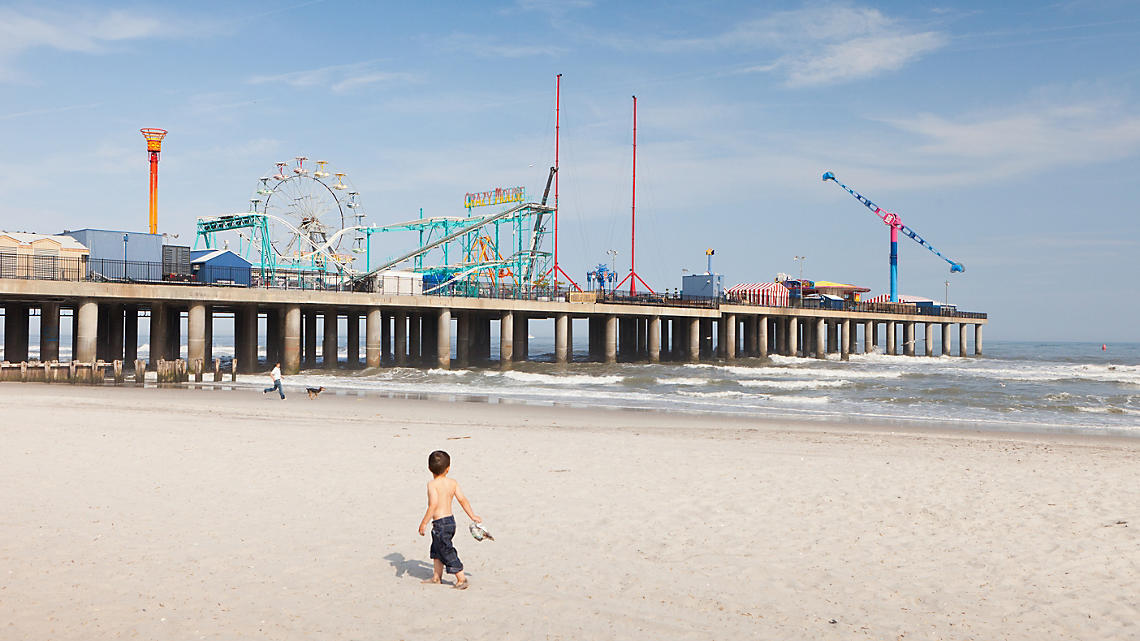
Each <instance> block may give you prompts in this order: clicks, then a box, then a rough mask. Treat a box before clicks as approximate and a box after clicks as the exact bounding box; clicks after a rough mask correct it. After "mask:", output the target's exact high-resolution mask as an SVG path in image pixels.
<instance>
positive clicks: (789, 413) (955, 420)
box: [31, 328, 1140, 436]
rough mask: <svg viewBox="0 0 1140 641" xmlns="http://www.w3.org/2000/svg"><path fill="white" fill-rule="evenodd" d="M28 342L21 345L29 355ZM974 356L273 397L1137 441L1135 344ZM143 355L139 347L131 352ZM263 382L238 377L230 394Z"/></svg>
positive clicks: (384, 383)
mask: <svg viewBox="0 0 1140 641" xmlns="http://www.w3.org/2000/svg"><path fill="white" fill-rule="evenodd" d="M217 329H218V328H215V332H216V333H215V343H216V345H215V347H214V355H215V356H217V357H220V358H222V359H223V360H227V359H228V358H229V357H230V356H232V354H233V348H232V347H230V345H232V344H233V343H232V338H230V337H229V336H227V335H226V333H219V332H217ZM340 336H341V337H342V341H343V336H344V332H343V331H342V332H340ZM583 342H584V341H583ZM37 343H38V340H37V337H35V336H33V337H32V341H31V344H32V352H33V354H32V357H35V352H36V347H35V346H36V344H37ZM69 346H70V341H69V340H66V339H64V340H61V358H64V359H67V358H69V356H68V352H69V351H70V350H69ZM578 347H579V348H580V349H578V350H577V351H576V352H575V357H576V358H579V359H585V358H586V353H585V351H584V347H585V346H584V345H582V344H579V345H578ZM971 348H972V345H971ZM985 349H986V352H985V355H984V356H983V357H982V358H974V357H968V358H960V357H957V356H954V357H950V356H938V357H930V358H928V357H923V356H917V357H914V356H887V355H885V354H882V353H873V354H865V355H863V354H860V355H852V356H851V358H850V360H849V361H841V360H839V358H838V356H837V355H832V356H831V357H830V358H828V359H827V360H817V359H805V358H792V357H785V356H772V357H771V358H770V359H768V360H763V359H753V358H742V359H736V360H734V361H731V362H725V361H714V362H702V363H661V364H648V363H617V364H611V365H607V364H603V363H588V362H575V363H572V364H569V365H558V364H556V363H554V362H553V360H554V354H553V351H554V345H553V340H552V339H551V338H550V337H548V336H547V337H543V336H538V337H532V339H531V341H530V355H531V358H532V359H533V360H531V361H528V362H523V363H515V364H514V366H513V367H512V368H511V369H510V370H507V371H500V370H499V369H497V368H494V367H491V368H470V369H453V370H440V369H426V368H411V367H399V368H397V367H384V368H380V369H373V370H367V369H366V370H339V371H338V372H336V373H330V372H326V371H325V370H323V369H315V370H306V371H303V372H301V373H300V374H297V375H294V376H289V377H286V390H288V389H290V388H293V389H297V388H299V387H302V386H313V387H315V386H322V385H323V386H324V387H326V388H327V389H328V390H329V392H330V393H334V394H379V395H387V396H394V397H401V398H411V397H417V398H418V397H424V398H435V399H443V400H454V401H474V402H489V403H533V404H542V405H564V406H575V407H596V408H615V409H620V408H628V409H644V410H659V411H674V412H689V413H707V414H734V415H748V416H757V417H771V418H794V419H802V420H818V421H828V420H840V419H841V420H845V421H865V422H878V423H881V422H919V423H938V424H940V426H943V427H947V426H949V427H955V426H958V427H961V428H962V429H983V430H1008V431H1032V432H1067V433H1098V434H1109V435H1117V436H1140V343H1117V344H1110V345H1108V346H1107V349H1106V350H1102V349H1101V344H1100V343H1077V342H1017V341H998V340H987V341H986V346H985ZM183 350H185V347H183ZM147 351H148V350H147V345H145V344H143V345H141V346H140V348H139V357H140V358H146V356H147ZM497 351H498V350H497V347H495V346H493V349H492V353H493V354H497ZM183 356H185V354H183ZM344 356H345V347H344V345H343V344H342V345H341V357H342V358H344ZM262 357H264V351H263V352H262ZM263 383H264V379H263V378H262V377H260V376H250V375H246V376H242V377H239V381H238V387H241V388H245V387H249V388H257V387H260V386H261V385H262V384H263Z"/></svg>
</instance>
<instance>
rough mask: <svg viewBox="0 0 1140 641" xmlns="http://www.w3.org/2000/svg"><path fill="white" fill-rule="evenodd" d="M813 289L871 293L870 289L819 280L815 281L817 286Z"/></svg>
mask: <svg viewBox="0 0 1140 641" xmlns="http://www.w3.org/2000/svg"><path fill="white" fill-rule="evenodd" d="M811 289H815V290H835V291H845V292H869V291H871V288H870V287H860V286H858V285H849V284H847V283H835V282H832V281H830V280H817V281H815V284H814V285H813V286H812V287H811Z"/></svg>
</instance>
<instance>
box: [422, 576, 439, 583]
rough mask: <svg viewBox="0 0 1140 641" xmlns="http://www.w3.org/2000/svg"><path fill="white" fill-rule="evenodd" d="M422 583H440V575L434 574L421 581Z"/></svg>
mask: <svg viewBox="0 0 1140 641" xmlns="http://www.w3.org/2000/svg"><path fill="white" fill-rule="evenodd" d="M420 583H439V577H438V576H433V577H432V578H430V579H424V580H423V581H420Z"/></svg>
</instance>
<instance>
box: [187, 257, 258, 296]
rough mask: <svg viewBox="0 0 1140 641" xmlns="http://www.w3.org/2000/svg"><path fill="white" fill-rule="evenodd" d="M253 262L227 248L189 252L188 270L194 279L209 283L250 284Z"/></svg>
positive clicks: (246, 285) (247, 285)
mask: <svg viewBox="0 0 1140 641" xmlns="http://www.w3.org/2000/svg"><path fill="white" fill-rule="evenodd" d="M252 266H253V264H252V263H250V262H249V261H248V260H246V259H244V258H242V257H241V256H238V255H237V254H235V253H233V252H232V251H230V250H228V249H206V250H202V251H192V252H190V272H191V273H192V274H193V275H194V280H195V281H196V282H199V283H204V284H209V285H242V286H245V287H249V285H250V269H251V268H252Z"/></svg>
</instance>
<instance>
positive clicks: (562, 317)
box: [554, 314, 570, 363]
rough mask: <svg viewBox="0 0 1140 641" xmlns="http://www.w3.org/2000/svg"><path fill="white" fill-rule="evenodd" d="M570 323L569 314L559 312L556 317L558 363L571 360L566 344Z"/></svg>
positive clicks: (555, 352)
mask: <svg viewBox="0 0 1140 641" xmlns="http://www.w3.org/2000/svg"><path fill="white" fill-rule="evenodd" d="M569 325H570V320H569V317H568V315H566V314H558V315H557V316H555V317H554V362H556V363H565V362H567V361H568V360H569V359H568V357H567V351H568V350H567V346H566V329H567V327H569Z"/></svg>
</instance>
